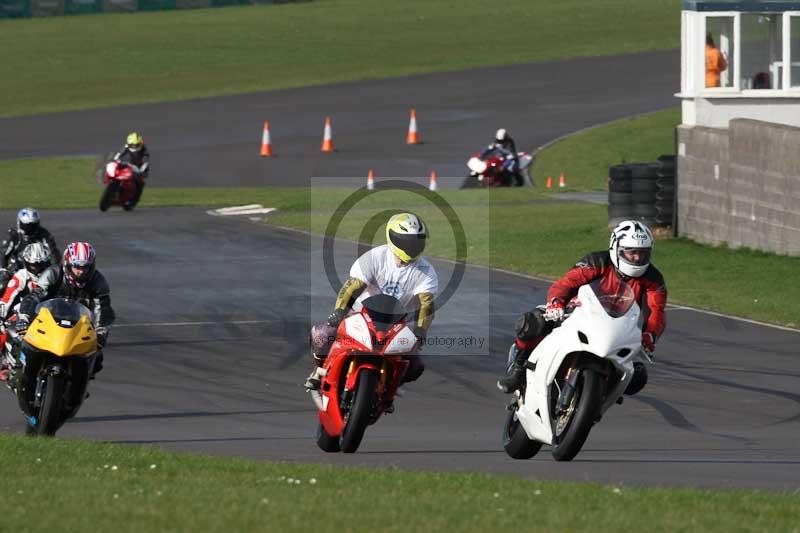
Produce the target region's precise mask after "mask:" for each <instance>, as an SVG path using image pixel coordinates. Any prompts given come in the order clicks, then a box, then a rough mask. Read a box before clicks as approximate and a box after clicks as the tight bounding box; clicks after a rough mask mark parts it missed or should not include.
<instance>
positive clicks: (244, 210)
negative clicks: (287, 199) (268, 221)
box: [206, 204, 276, 217]
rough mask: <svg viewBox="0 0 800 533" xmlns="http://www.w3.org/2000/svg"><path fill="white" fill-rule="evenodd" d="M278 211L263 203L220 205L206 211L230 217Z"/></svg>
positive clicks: (216, 215) (218, 215)
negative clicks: (217, 207)
mask: <svg viewBox="0 0 800 533" xmlns="http://www.w3.org/2000/svg"><path fill="white" fill-rule="evenodd" d="M273 211H276V209H275V208H274V207H264V206H263V205H261V204H248V205H236V206H232V207H220V208H219V209H210V210H208V211H206V213H208V214H209V215H212V216H215V217H230V216H243V215H266V214H267V213H272V212H273Z"/></svg>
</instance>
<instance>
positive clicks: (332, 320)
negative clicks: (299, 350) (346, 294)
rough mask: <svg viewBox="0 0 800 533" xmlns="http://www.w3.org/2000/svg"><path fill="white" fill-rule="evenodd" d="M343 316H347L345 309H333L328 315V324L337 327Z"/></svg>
mask: <svg viewBox="0 0 800 533" xmlns="http://www.w3.org/2000/svg"><path fill="white" fill-rule="evenodd" d="M345 316H347V310H346V309H338V308H337V309H334V310H333V313H331V314H330V315H329V316H328V325H329V326H331V327H333V328H338V327H339V324H340V323H341V322H342V320H344V317H345Z"/></svg>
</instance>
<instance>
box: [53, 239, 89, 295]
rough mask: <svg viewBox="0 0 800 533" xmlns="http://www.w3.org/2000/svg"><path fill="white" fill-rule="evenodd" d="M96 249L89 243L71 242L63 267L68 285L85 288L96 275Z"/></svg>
mask: <svg viewBox="0 0 800 533" xmlns="http://www.w3.org/2000/svg"><path fill="white" fill-rule="evenodd" d="M94 260H95V253H94V247H92V245H91V244H89V243H88V242H71V243H69V244H68V245H67V248H66V250H64V258H63V259H62V261H61V267H62V268H63V270H64V278H65V279H66V280H67V283H68V284H70V285H73V286H75V287H79V288H83V287H85V286H86V282H88V281H89V279H90V278H91V277H92V274H94V269H95V266H94Z"/></svg>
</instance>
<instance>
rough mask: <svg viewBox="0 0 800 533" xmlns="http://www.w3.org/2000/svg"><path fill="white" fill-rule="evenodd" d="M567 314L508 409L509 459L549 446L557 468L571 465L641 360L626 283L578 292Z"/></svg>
mask: <svg viewBox="0 0 800 533" xmlns="http://www.w3.org/2000/svg"><path fill="white" fill-rule="evenodd" d="M570 308H571V311H570ZM568 311H570V312H569V313H568V316H567V318H566V319H565V320H564V321H563V322H562V323H561V325H560V326H558V327H556V328H555V329H554V330H553V331H552V333H550V334H549V335H548V336H546V337H545V338H544V340H542V342H541V343H539V345H538V346H537V347H536V348H535V349H534V350H533V352H532V353H531V355H530V357H529V358H528V361H527V362H526V363H525V378H526V379H525V384H524V385H523V386H522V388H521V389H520V390H518V391H516V392H515V399H514V402H512V403H511V405H509V406H508V410H509V413H508V415H507V416H506V420H505V426H504V427H503V447H504V448H505V451H506V453H508V455H509V456H511V457H513V458H514V459H530V458H531V457H533V456H534V455H536V453H538V451H539V449H540V448H541V447H542V444H549V445H551V446H552V452H553V457H554V458H555V459H556V460H557V461H571V460H572V459H573V458H574V457H575V456H576V455H577V454H578V452H579V451H580V450H581V447H582V446H583V443H584V442H586V438H587V437H588V436H589V431H590V430H591V429H592V426H593V425H594V424H596V423H597V422H599V420H600V418H601V416H602V415H603V413H605V412H606V410H608V408H609V407H611V406H612V405H614V403H622V400H621V398H622V395H623V393H624V392H625V389H626V388H627V387H628V384H629V383H630V382H631V379H633V373H634V367H633V363H634V361H635V360H638V358H640V357H645V358H646V356H644V354H643V353H642V350H641V339H642V334H641V331H642V330H641V327H640V317H641V309H640V308H639V305H638V304H637V303H636V301H635V298H634V293H633V289H631V287H630V286H629V285H628V284H626V283H625V282H623V281H621V280H618V279H611V280H595V281H593V282H592V283H590V284H588V285H583V286H582V287H581V288H580V289H579V290H578V296H577V298H575V299H573V301H572V302H571V305H570V306H568Z"/></svg>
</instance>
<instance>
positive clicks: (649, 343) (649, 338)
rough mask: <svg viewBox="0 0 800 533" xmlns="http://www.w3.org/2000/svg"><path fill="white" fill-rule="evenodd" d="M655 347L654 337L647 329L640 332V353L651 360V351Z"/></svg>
mask: <svg viewBox="0 0 800 533" xmlns="http://www.w3.org/2000/svg"><path fill="white" fill-rule="evenodd" d="M655 349H656V338H655V336H654V335H653V334H652V333H650V332H649V331H645V332H643V333H642V353H643V354H644V356H645V357H647V358H648V359H650V360H652V359H653V352H654V351H655Z"/></svg>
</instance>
